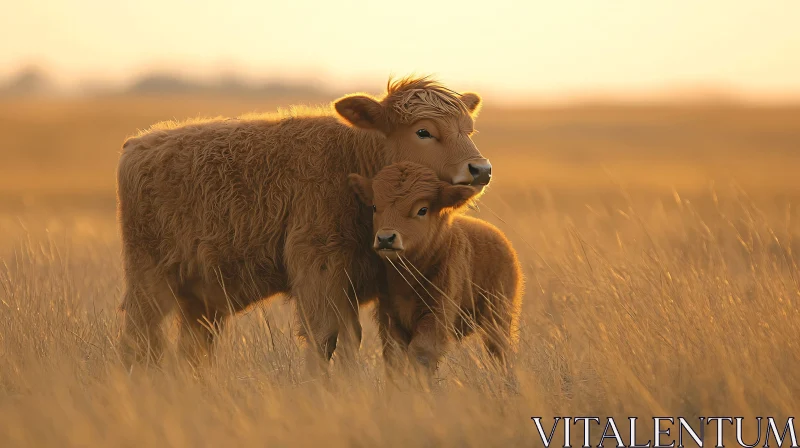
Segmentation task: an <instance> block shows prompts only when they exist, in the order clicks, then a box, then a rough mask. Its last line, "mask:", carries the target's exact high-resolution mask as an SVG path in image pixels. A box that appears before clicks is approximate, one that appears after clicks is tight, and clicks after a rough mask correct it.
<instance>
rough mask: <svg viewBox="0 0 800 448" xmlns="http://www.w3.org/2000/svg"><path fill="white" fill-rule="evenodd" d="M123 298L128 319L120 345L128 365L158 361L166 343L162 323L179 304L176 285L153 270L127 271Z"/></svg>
mask: <svg viewBox="0 0 800 448" xmlns="http://www.w3.org/2000/svg"><path fill="white" fill-rule="evenodd" d="M125 282H126V285H125V293H124V295H123V299H122V307H121V308H122V310H123V312H124V319H123V322H122V334H121V337H120V346H121V347H120V349H121V355H122V360H123V363H124V364H125V367H126V368H128V369H130V367H132V366H133V364H134V363H158V361H159V360H160V359H161V355H162V352H163V345H164V335H163V331H162V329H161V323H162V322H163V321H164V317H165V316H166V315H167V314H169V313H170V312H171V311H172V310H173V309H174V306H175V303H176V298H175V295H174V293H173V288H171V287H170V285H169V283H168V282H167V281H166V280H165V279H163V278H158V277H156V276H155V275H153V274H152V271H150V272H144V273H139V274H135V275H130V274H129V275H127V276H126V279H125Z"/></svg>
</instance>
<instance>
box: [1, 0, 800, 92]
mask: <svg viewBox="0 0 800 448" xmlns="http://www.w3.org/2000/svg"><path fill="white" fill-rule="evenodd" d="M3 9H4V14H3V15H2V16H3V17H2V18H0V30H2V31H0V33H2V35H3V38H2V41H4V42H5V43H4V44H3V45H2V46H0V71H1V72H2V73H3V74H8V73H9V72H12V71H14V70H16V69H17V68H18V67H19V65H20V64H21V63H30V62H36V63H41V64H44V65H45V67H46V68H49V69H51V70H52V71H53V72H54V74H55V76H57V77H58V78H59V79H60V80H62V81H64V82H67V83H76V82H78V80H81V79H84V78H89V79H93V80H96V79H110V80H114V81H117V82H124V81H128V80H130V79H132V78H133V77H135V76H136V75H138V74H141V73H142V72H143V71H149V70H151V69H162V70H169V71H176V72H183V73H186V74H191V75H193V76H199V77H213V76H217V75H219V74H220V73H231V72H237V73H244V74H246V75H249V76H251V77H258V78H263V77H276V76H278V77H283V78H296V77H300V78H303V79H318V80H319V81H323V82H325V83H330V84H333V85H340V86H344V85H347V86H352V85H359V86H361V85H373V84H374V83H375V82H380V83H382V82H384V81H385V79H386V77H387V75H389V74H390V73H398V74H404V73H408V72H411V71H421V72H426V73H430V72H433V73H436V74H438V75H439V76H440V77H441V78H442V79H443V80H444V81H445V82H448V83H452V84H454V85H456V86H458V87H463V88H475V89H478V88H480V89H482V90H484V91H494V92H496V93H498V94H504V95H505V96H506V97H507V98H510V99H519V95H520V94H523V95H537V96H557V95H559V94H576V93H577V94H584V93H610V94H617V95H627V96H630V95H634V96H635V95H637V94H641V93H646V92H652V91H663V90H664V89H668V90H669V89H676V88H677V89H683V90H686V89H698V88H701V89H708V88H711V89H722V90H729V89H730V90H733V91H736V92H739V93H741V94H744V95H748V96H754V97H769V98H771V99H775V98H781V97H783V96H785V95H789V94H797V93H798V92H799V91H800V81H799V80H800V57H798V55H800V31H798V28H797V26H796V25H797V17H800V3H798V2H796V1H792V0H784V1H773V2H766V3H756V2H748V1H729V0H728V1H725V0H713V1H706V2H696V1H690V0H677V1H669V2H646V3H640V2H624V3H613V4H612V3H608V2H588V1H568V2H552V1H530V2H518V1H508V0H498V1H491V2H485V1H480V2H472V3H470V2H465V1H454V0H444V1H436V2H427V1H426V2H422V1H409V2H402V3H397V2H367V1H341V2H326V1H314V0H297V1H292V2H269V1H267V2H264V1H258V2H256V1H240V2H227V1H221V0H211V1H208V2H202V3H196V2H188V1H169V2H163V1H161V0H142V1H138V2H111V3H109V2H105V1H101V0H83V1H81V2H77V3H76V2H68V1H55V0H45V1H33V2H13V3H10V4H9V5H6V6H4V7H3Z"/></svg>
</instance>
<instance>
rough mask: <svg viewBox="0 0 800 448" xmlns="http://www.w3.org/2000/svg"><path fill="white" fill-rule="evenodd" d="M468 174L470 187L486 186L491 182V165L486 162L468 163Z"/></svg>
mask: <svg viewBox="0 0 800 448" xmlns="http://www.w3.org/2000/svg"><path fill="white" fill-rule="evenodd" d="M468 168H469V174H471V175H472V185H488V184H489V181H490V180H492V164H491V163H489V161H488V160H487V161H486V162H480V163H470V164H469V166H468Z"/></svg>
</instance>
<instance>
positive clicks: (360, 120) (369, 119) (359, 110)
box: [333, 95, 389, 134]
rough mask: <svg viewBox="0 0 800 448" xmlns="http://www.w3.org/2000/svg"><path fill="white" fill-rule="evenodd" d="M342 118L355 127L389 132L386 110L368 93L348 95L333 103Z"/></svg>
mask: <svg viewBox="0 0 800 448" xmlns="http://www.w3.org/2000/svg"><path fill="white" fill-rule="evenodd" d="M333 107H334V108H335V109H336V112H337V113H338V114H339V116H340V117H342V119H343V120H344V121H345V122H346V123H348V124H350V125H352V126H355V127H358V128H363V129H374V130H377V131H381V132H383V133H384V134H386V133H388V127H389V126H388V124H387V119H386V110H385V109H384V107H383V105H382V104H381V103H379V102H377V101H375V99H373V98H370V97H368V96H366V95H348V96H346V97H344V98H340V99H338V100H336V102H335V103H334V104H333Z"/></svg>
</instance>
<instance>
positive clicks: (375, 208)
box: [372, 205, 378, 213]
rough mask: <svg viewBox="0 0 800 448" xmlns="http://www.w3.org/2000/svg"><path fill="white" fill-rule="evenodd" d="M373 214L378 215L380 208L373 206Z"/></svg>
mask: <svg viewBox="0 0 800 448" xmlns="http://www.w3.org/2000/svg"><path fill="white" fill-rule="evenodd" d="M372 213H378V207H375V206H374V205H373V206H372Z"/></svg>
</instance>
